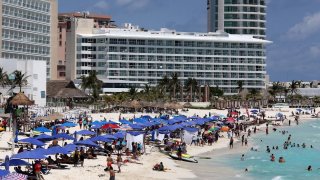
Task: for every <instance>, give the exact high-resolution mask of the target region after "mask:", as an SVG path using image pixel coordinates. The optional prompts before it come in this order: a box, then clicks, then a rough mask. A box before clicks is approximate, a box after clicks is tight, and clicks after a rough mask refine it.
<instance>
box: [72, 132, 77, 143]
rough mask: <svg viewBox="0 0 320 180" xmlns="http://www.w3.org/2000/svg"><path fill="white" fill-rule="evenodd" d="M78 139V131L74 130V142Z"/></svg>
mask: <svg viewBox="0 0 320 180" xmlns="http://www.w3.org/2000/svg"><path fill="white" fill-rule="evenodd" d="M77 141H78V139H77V131H75V132H74V139H73V142H74V143H75V142H77Z"/></svg>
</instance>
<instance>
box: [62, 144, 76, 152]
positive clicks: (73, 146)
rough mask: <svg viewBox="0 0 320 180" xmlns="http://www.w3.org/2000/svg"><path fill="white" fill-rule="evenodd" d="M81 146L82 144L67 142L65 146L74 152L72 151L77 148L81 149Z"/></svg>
mask: <svg viewBox="0 0 320 180" xmlns="http://www.w3.org/2000/svg"><path fill="white" fill-rule="evenodd" d="M79 147H80V146H78V145H75V144H67V145H66V146H64V148H65V149H66V150H67V151H69V152H72V151H74V150H76V148H78V149H79Z"/></svg>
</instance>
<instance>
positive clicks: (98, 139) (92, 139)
mask: <svg viewBox="0 0 320 180" xmlns="http://www.w3.org/2000/svg"><path fill="white" fill-rule="evenodd" d="M90 140H91V141H101V142H112V140H111V139H108V138H106V137H104V136H96V137H93V138H90Z"/></svg>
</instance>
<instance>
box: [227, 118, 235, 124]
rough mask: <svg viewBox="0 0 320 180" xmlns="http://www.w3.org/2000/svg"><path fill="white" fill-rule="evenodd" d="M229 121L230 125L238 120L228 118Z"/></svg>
mask: <svg viewBox="0 0 320 180" xmlns="http://www.w3.org/2000/svg"><path fill="white" fill-rule="evenodd" d="M227 121H228V122H229V123H234V122H235V121H236V120H235V119H234V118H232V117H228V118H227Z"/></svg>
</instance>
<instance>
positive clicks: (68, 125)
mask: <svg viewBox="0 0 320 180" xmlns="http://www.w3.org/2000/svg"><path fill="white" fill-rule="evenodd" d="M61 126H64V127H76V126H77V124H75V123H72V122H65V123H63V124H61Z"/></svg>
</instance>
